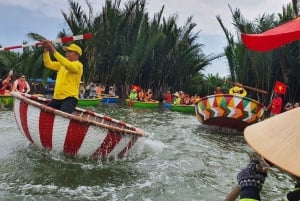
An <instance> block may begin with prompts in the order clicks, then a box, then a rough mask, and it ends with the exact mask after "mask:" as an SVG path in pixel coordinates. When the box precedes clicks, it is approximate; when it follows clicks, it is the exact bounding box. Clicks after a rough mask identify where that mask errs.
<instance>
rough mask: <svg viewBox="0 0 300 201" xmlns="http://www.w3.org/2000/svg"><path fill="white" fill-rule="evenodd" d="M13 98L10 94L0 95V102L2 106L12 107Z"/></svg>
mask: <svg viewBox="0 0 300 201" xmlns="http://www.w3.org/2000/svg"><path fill="white" fill-rule="evenodd" d="M13 100H14V99H13V97H12V96H11V95H0V104H1V105H3V106H4V107H12V105H13Z"/></svg>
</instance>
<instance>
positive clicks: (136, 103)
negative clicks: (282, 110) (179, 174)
mask: <svg viewBox="0 0 300 201" xmlns="http://www.w3.org/2000/svg"><path fill="white" fill-rule="evenodd" d="M132 92H133V93H136V92H137V90H136V92H134V90H133V91H132ZM178 94H179V93H178V92H176V93H174V94H171V96H172V98H171V99H172V101H167V100H164V101H163V102H160V101H158V100H153V99H152V98H150V99H148V100H145V99H144V100H139V99H134V98H132V97H133V96H131V95H129V97H128V98H127V99H126V100H125V103H126V105H127V106H128V107H140V108H149V109H151V108H158V107H163V108H165V109H168V110H171V111H177V112H184V113H190V114H194V115H195V116H196V118H197V119H198V120H199V122H200V123H201V124H204V125H208V126H218V127H225V128H231V129H236V130H239V131H243V130H244V128H245V127H246V126H248V125H251V124H253V123H256V122H258V121H260V120H261V119H262V118H263V114H264V107H263V105H262V104H261V103H259V102H258V101H256V100H253V99H251V98H248V97H243V96H241V95H237V94H229V93H228V94H223V93H216V94H213V95H208V96H205V97H202V98H200V97H197V98H196V100H193V99H192V101H191V102H190V103H189V104H181V103H180V102H176V101H178V100H176V99H177V98H178ZM168 96H169V95H168ZM50 100H51V99H50V98H46V97H45V96H41V95H39V94H36V95H31V94H27V93H20V92H15V91H14V92H11V93H10V94H9V95H7V94H6V95H0V103H1V104H2V105H5V106H11V107H12V108H13V111H14V113H15V118H16V122H17V125H18V127H19V129H20V131H21V133H23V135H24V136H25V137H26V138H27V139H28V140H29V142H30V143H32V144H35V145H37V146H38V147H41V148H45V149H48V150H53V151H55V152H59V153H63V154H66V155H70V156H75V157H87V158H119V157H123V156H126V155H127V154H130V150H131V148H132V147H133V146H134V145H135V144H136V142H137V141H138V139H140V138H141V137H145V136H146V132H145V131H144V130H142V129H141V128H138V127H137V126H133V125H131V124H128V123H125V122H123V121H120V120H116V119H114V118H112V117H109V116H106V115H102V114H99V113H96V112H94V111H91V110H89V109H90V107H88V108H89V109H87V107H86V106H93V107H98V106H99V105H100V102H103V103H109V104H111V103H113V104H119V103H120V102H122V101H120V100H119V96H117V95H114V96H112V95H110V94H102V95H101V96H98V97H92V98H90V97H87V98H80V99H79V100H78V106H77V107H76V110H75V111H74V112H73V113H72V114H67V113H65V112H62V111H60V110H56V109H54V108H51V107H49V106H48V105H47V104H48V103H49V102H50ZM123 102H124V100H123ZM37 122H38V123H37Z"/></svg>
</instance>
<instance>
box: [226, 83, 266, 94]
mask: <svg viewBox="0 0 300 201" xmlns="http://www.w3.org/2000/svg"><path fill="white" fill-rule="evenodd" d="M223 81H224V82H227V83H230V84H234V85H235V84H236V83H235V82H231V81H228V80H223ZM242 86H243V87H244V88H245V89H249V90H252V91H256V92H259V93H262V94H268V92H267V91H265V90H262V89H257V88H254V87H250V86H246V85H242Z"/></svg>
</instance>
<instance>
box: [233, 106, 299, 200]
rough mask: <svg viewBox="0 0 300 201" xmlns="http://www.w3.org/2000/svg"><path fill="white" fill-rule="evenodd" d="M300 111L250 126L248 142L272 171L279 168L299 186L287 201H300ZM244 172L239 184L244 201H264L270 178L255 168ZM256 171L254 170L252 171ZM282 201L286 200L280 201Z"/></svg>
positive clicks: (240, 175)
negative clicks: (263, 191) (263, 190)
mask: <svg viewBox="0 0 300 201" xmlns="http://www.w3.org/2000/svg"><path fill="white" fill-rule="evenodd" d="M299 116H300V108H295V109H292V110H289V111H287V112H283V113H281V114H278V115H276V116H274V117H272V118H268V119H266V120H264V121H261V122H258V123H256V124H253V125H250V126H247V127H246V128H245V130H244V138H245V140H246V142H247V144H248V145H249V146H250V147H251V148H252V149H253V150H255V152H256V153H257V154H259V155H260V156H261V157H262V159H263V161H264V162H265V163H266V164H268V165H269V167H277V168H278V169H280V170H281V171H283V172H285V173H286V174H288V175H289V176H290V177H291V178H292V179H293V180H294V182H295V186H294V189H292V190H290V191H289V192H288V193H287V194H286V199H284V200H287V201H299V200H300V166H299V161H300V155H299V153H300V147H299V139H300V127H299V121H298V119H297V118H296V117H299ZM247 167H248V169H247V168H246V169H242V170H241V171H240V173H239V174H238V177H237V180H238V184H239V186H240V190H241V192H240V198H241V200H243V201H250V200H251V201H255V200H260V197H258V196H259V194H260V190H261V187H262V185H263V183H264V178H265V176H266V174H263V175H261V173H260V172H259V171H257V170H256V169H254V168H253V165H252V166H249V165H247ZM251 167H252V168H251ZM280 200H282V199H280Z"/></svg>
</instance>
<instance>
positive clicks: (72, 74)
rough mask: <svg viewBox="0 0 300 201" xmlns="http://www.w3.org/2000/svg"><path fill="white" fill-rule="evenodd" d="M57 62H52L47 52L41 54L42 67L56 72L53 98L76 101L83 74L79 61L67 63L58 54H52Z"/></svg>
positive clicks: (66, 60)
mask: <svg viewBox="0 0 300 201" xmlns="http://www.w3.org/2000/svg"><path fill="white" fill-rule="evenodd" d="M53 56H54V57H55V59H56V60H57V61H52V60H51V58H50V54H49V52H45V53H43V60H44V65H45V66H46V67H47V68H49V69H51V70H54V71H57V76H56V83H55V87H54V94H53V98H54V99H58V100H62V99H65V98H67V97H74V98H77V99H78V93H79V84H80V80H81V76H82V73H83V65H82V63H81V62H80V61H69V60H68V59H66V58H65V57H64V56H62V55H61V54H60V53H59V52H57V51H56V52H55V53H54V54H53Z"/></svg>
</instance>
